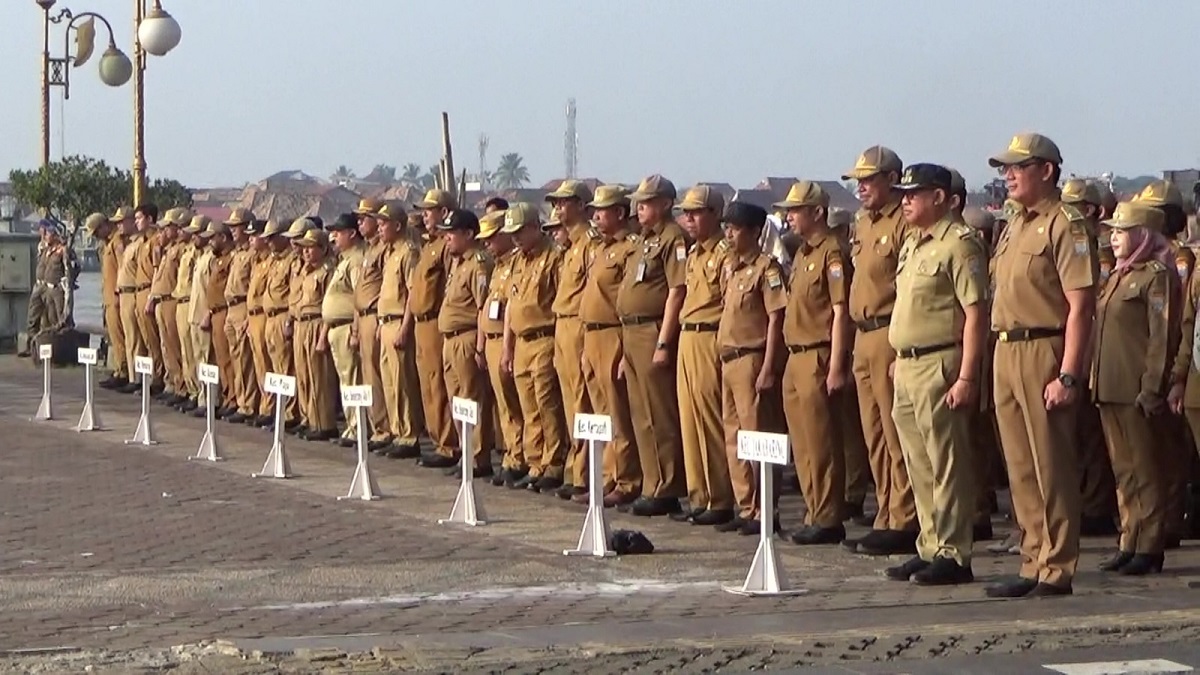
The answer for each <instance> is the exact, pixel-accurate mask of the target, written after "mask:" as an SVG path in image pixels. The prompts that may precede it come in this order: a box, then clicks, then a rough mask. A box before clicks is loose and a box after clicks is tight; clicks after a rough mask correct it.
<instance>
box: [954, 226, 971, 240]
mask: <svg viewBox="0 0 1200 675" xmlns="http://www.w3.org/2000/svg"><path fill="white" fill-rule="evenodd" d="M954 234H956V235H958V238H959V239H974V238H975V230H972V229H971V228H970V227H968V226H966V225H955V226H954Z"/></svg>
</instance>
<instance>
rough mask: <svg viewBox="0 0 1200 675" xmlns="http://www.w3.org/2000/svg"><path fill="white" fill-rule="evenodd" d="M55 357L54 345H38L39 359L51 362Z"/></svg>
mask: <svg viewBox="0 0 1200 675" xmlns="http://www.w3.org/2000/svg"><path fill="white" fill-rule="evenodd" d="M53 356H54V345H38V358H39V359H41V360H43V361H49V360H50V359H51V358H53Z"/></svg>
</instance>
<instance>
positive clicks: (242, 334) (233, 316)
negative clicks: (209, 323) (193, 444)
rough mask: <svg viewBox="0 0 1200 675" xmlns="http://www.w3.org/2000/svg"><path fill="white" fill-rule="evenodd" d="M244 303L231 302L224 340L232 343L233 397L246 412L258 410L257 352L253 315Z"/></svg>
mask: <svg viewBox="0 0 1200 675" xmlns="http://www.w3.org/2000/svg"><path fill="white" fill-rule="evenodd" d="M248 311H249V310H248V309H247V308H246V303H245V302H240V303H238V304H236V305H230V307H229V311H228V312H227V313H226V314H225V341H226V343H227V344H228V345H229V370H230V373H229V379H230V380H231V381H232V384H233V387H232V389H233V400H234V405H235V406H237V409H238V412H240V413H242V414H243V415H255V414H257V413H258V397H257V396H255V395H252V394H251V389H252V388H253V392H254V394H257V393H258V387H256V386H254V385H255V384H256V383H255V382H254V354H253V353H252V352H251V351H250V337H249V336H250V316H249V314H248Z"/></svg>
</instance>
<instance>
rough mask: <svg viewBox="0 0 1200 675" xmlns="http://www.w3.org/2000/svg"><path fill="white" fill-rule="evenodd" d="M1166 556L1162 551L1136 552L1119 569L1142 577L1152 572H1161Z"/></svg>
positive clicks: (1124, 572) (1122, 572) (1121, 571)
mask: <svg viewBox="0 0 1200 675" xmlns="http://www.w3.org/2000/svg"><path fill="white" fill-rule="evenodd" d="M1164 559H1165V556H1164V555H1163V554H1161V553H1135V554H1134V555H1133V557H1132V558H1130V559H1129V562H1127V563H1125V565H1123V566H1122V567H1121V569H1119V570H1117V571H1118V572H1120V573H1121V574H1128V575H1129V576H1133V577H1140V576H1142V575H1144V574H1149V573H1151V572H1161V571H1162V568H1163V561H1164Z"/></svg>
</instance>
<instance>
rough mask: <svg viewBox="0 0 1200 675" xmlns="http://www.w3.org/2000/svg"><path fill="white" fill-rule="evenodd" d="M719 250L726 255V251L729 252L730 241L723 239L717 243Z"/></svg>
mask: <svg viewBox="0 0 1200 675" xmlns="http://www.w3.org/2000/svg"><path fill="white" fill-rule="evenodd" d="M717 250H718V251H720V252H722V253H724V252H725V251H728V250H729V240H728V239H724V238H722V239H721V241H718V242H717Z"/></svg>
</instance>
